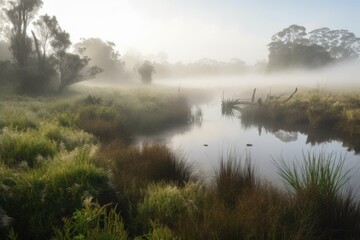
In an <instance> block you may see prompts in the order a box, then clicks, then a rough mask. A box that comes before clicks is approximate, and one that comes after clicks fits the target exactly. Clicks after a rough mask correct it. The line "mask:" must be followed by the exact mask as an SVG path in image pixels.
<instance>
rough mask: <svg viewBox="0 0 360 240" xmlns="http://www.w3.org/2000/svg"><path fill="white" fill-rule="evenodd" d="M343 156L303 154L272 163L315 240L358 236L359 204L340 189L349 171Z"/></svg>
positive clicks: (348, 192) (359, 221)
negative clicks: (297, 158) (297, 159)
mask: <svg viewBox="0 0 360 240" xmlns="http://www.w3.org/2000/svg"><path fill="white" fill-rule="evenodd" d="M344 163H345V158H344V157H341V156H340V157H338V156H336V155H335V154H333V153H330V154H325V153H319V154H315V153H308V154H304V159H303V162H302V163H300V162H296V163H293V164H292V165H290V164H288V163H286V162H285V160H284V159H281V160H280V161H278V162H275V165H276V166H277V167H278V170H279V174H280V176H281V177H282V178H283V179H284V181H285V183H286V184H287V185H288V186H289V187H290V191H291V193H292V201H293V202H294V203H295V206H294V208H295V209H294V211H295V212H296V215H297V217H298V218H300V219H305V221H309V222H310V224H312V225H313V226H314V237H315V238H317V239H356V238H358V237H359V236H360V205H359V202H357V201H355V199H354V196H353V195H352V192H351V190H350V191H349V190H348V191H344V185H345V184H346V183H347V182H348V180H349V176H350V172H349V170H348V171H345V170H344Z"/></svg>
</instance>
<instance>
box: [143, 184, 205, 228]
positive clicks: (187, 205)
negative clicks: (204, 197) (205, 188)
mask: <svg viewBox="0 0 360 240" xmlns="http://www.w3.org/2000/svg"><path fill="white" fill-rule="evenodd" d="M199 193H201V187H200V186H199V185H197V184H194V183H191V184H188V185H186V186H185V187H184V188H179V187H178V186H174V185H166V184H157V185H156V184H150V185H149V186H148V188H147V189H146V192H145V197H144V201H143V202H142V203H141V204H140V205H139V215H140V217H141V219H142V222H143V223H147V222H148V223H147V224H149V223H150V222H151V221H150V222H149V220H152V221H158V222H160V223H161V224H164V225H166V226H169V227H174V226H176V224H177V223H179V221H183V220H185V219H186V220H187V221H191V218H193V217H194V216H195V215H196V214H197V213H198V211H199V209H198V204H199V199H200V198H201V196H200V195H199Z"/></svg>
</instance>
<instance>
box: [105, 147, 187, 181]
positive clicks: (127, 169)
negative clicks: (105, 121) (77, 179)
mask: <svg viewBox="0 0 360 240" xmlns="http://www.w3.org/2000/svg"><path fill="white" fill-rule="evenodd" d="M101 154H102V156H101V157H102V158H103V159H106V160H110V162H111V165H112V171H113V174H114V180H115V181H116V182H117V184H118V185H132V184H135V185H136V186H137V187H140V188H141V187H145V186H147V184H149V183H151V182H162V181H165V182H168V183H169V182H172V183H176V184H178V185H184V184H185V183H186V182H188V181H189V180H190V179H191V178H192V176H193V174H192V168H191V166H190V165H189V164H188V163H187V162H186V161H185V159H183V158H180V157H178V156H176V155H175V154H174V153H173V152H172V151H171V150H170V149H169V148H168V147H167V146H166V145H164V144H145V145H144V146H143V147H138V146H130V147H124V146H123V145H121V144H119V142H113V143H112V144H110V145H108V146H107V147H106V148H105V149H104V150H103V151H102V152H101Z"/></svg>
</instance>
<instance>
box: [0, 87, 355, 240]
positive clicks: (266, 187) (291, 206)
mask: <svg viewBox="0 0 360 240" xmlns="http://www.w3.org/2000/svg"><path fill="white" fill-rule="evenodd" d="M89 94H90V95H91V96H93V97H91V98H89V97H88V96H89ZM302 96H303V97H300V95H299V96H295V97H294V98H292V99H291V100H290V101H288V102H286V103H283V104H281V103H280V102H281V101H280V100H279V102H276V101H273V102H264V103H263V106H262V107H257V106H251V107H249V108H244V109H243V111H244V112H243V113H242V117H243V118H244V119H246V118H247V119H248V120H249V122H248V123H249V124H254V121H255V120H256V121H261V119H262V120H264V119H266V118H268V119H269V118H270V120H271V121H273V122H277V123H278V124H280V125H281V124H282V125H285V126H287V127H289V128H291V127H293V128H295V127H297V126H299V125H302V126H308V127H309V129H311V130H312V132H313V131H315V130H316V129H322V128H324V129H327V130H329V131H331V130H334V129H336V131H342V132H344V133H346V134H350V135H351V134H352V135H353V136H356V134H357V130H356V128H357V127H358V126H359V116H358V115H359V111H358V108H359V101H358V99H359V96H358V95H343V96H340V95H336V96H333V95H330V94H323V93H321V94H319V93H308V94H305V95H302ZM1 98H2V99H1V100H2V101H0V107H1V110H0V113H3V114H0V129H1V130H0V143H1V144H0V157H1V161H0V208H1V209H2V210H3V211H2V210H1V211H0V220H1V219H2V216H7V217H8V218H7V219H8V220H10V219H11V221H8V222H7V224H6V226H3V225H1V226H0V239H16V236H17V239H30V240H31V239H51V238H52V239H132V238H134V239H264V240H265V239H294V240H295V239H296V240H300V239H301V240H303V239H305V240H307V239H309V240H312V239H358V238H359V236H360V231H359V229H360V207H359V202H358V200H357V199H355V198H354V195H353V194H352V193H351V192H348V191H345V190H344V189H345V188H346V183H347V181H348V178H349V177H350V174H349V173H348V172H346V171H345V169H344V161H343V159H338V158H336V156H335V155H326V154H325V153H319V154H308V155H306V156H305V157H304V160H303V161H302V162H298V163H295V164H294V165H289V164H288V163H287V162H286V161H285V160H281V161H279V162H276V164H277V166H278V167H279V173H280V175H281V176H282V177H283V178H284V180H285V182H287V183H288V186H289V191H284V190H280V189H277V188H276V187H274V186H272V185H271V184H270V183H266V182H264V181H263V180H261V176H258V175H256V172H255V170H254V169H255V167H254V165H253V164H252V163H251V161H250V159H244V160H241V159H239V158H238V157H237V155H236V154H235V153H232V154H229V155H228V156H227V157H222V158H221V159H220V160H219V165H218V166H217V168H216V169H215V177H214V179H213V180H212V181H211V182H207V183H206V184H203V183H201V181H200V182H195V181H196V180H198V178H197V177H194V174H193V168H192V166H191V165H189V163H188V162H187V160H186V159H184V158H183V157H182V156H178V155H177V154H175V153H174V152H173V151H172V150H171V149H170V148H169V147H168V146H166V145H164V144H157V143H154V144H144V145H143V146H138V145H132V144H133V142H132V141H131V140H132V139H133V138H134V137H136V136H137V134H147V133H152V132H157V133H159V132H161V131H163V130H166V129H171V128H172V127H176V126H179V125H186V124H189V123H191V122H195V123H197V122H198V119H199V122H200V121H201V118H202V114H201V112H200V111H199V110H196V109H193V111H191V108H190V105H189V104H188V102H187V101H186V99H185V98H183V97H181V96H179V95H178V94H171V93H165V92H161V91H160V92H159V91H155V90H151V89H148V90H145V89H135V90H131V89H128V90H116V91H113V90H112V91H109V90H107V91H103V90H96V89H86V90H83V91H82V92H78V93H76V95H74V93H71V94H70V95H64V96H58V97H53V98H47V97H41V98H37V99H32V98H28V97H19V96H9V95H6V96H5V95H3V96H1ZM245 112H247V113H248V114H245ZM311 112H312V113H313V115H311V114H312V113H311ZM304 113H306V114H304ZM340 120H341V121H343V122H341V124H339V121H340ZM278 126H279V125H277V126H276V127H278ZM24 162H26V164H23V163H24ZM91 199H93V201H92V200H91ZM0 224H2V222H1V223H0Z"/></svg>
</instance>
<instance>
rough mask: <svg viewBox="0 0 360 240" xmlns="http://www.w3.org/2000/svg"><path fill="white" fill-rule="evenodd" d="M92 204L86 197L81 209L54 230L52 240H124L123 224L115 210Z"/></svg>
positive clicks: (90, 199) (125, 234)
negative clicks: (59, 227) (61, 226)
mask: <svg viewBox="0 0 360 240" xmlns="http://www.w3.org/2000/svg"><path fill="white" fill-rule="evenodd" d="M108 208H109V207H108V206H106V205H105V206H103V207H101V206H100V205H99V204H98V203H93V202H92V198H90V197H87V198H85V200H84V202H83V208H82V209H80V210H76V212H75V213H74V214H73V216H72V217H71V218H66V219H64V227H63V228H62V229H56V231H55V236H54V237H52V239H53V240H72V239H78V240H80V239H84V240H85V239H86V240H100V239H103V240H126V239H128V237H127V233H126V231H125V228H124V223H123V221H122V219H121V217H120V216H119V215H118V214H117V212H116V211H115V209H113V208H111V209H108Z"/></svg>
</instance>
